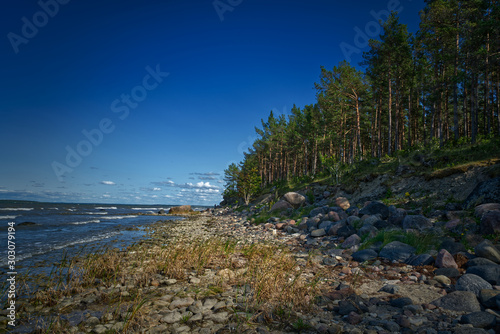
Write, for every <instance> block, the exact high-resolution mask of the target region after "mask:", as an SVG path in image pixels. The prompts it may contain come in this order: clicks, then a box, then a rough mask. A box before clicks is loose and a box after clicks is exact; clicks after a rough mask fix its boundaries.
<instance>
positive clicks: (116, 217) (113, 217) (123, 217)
mask: <svg viewBox="0 0 500 334" xmlns="http://www.w3.org/2000/svg"><path fill="white" fill-rule="evenodd" d="M137 217H138V216H109V217H106V218H105V219H126V218H137Z"/></svg>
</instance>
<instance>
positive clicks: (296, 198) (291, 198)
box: [283, 192, 306, 209]
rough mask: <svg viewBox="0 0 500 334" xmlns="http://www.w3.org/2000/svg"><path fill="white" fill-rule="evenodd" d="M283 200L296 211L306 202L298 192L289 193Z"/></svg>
mask: <svg viewBox="0 0 500 334" xmlns="http://www.w3.org/2000/svg"><path fill="white" fill-rule="evenodd" d="M283 199H284V200H285V201H287V202H288V203H290V204H291V205H292V206H293V207H294V208H295V209H297V208H299V207H301V206H302V204H304V203H305V202H306V198H305V197H304V196H302V195H301V194H299V193H296V192H288V193H286V194H285V195H284V196H283Z"/></svg>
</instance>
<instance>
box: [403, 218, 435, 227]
mask: <svg viewBox="0 0 500 334" xmlns="http://www.w3.org/2000/svg"><path fill="white" fill-rule="evenodd" d="M431 227H432V223H431V221H430V220H429V219H427V218H425V217H424V216H422V215H407V216H406V217H405V218H404V219H403V229H405V230H407V229H411V230H417V231H423V230H425V229H428V228H431Z"/></svg>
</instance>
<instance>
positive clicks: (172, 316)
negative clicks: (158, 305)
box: [161, 312, 182, 324]
mask: <svg viewBox="0 0 500 334" xmlns="http://www.w3.org/2000/svg"><path fill="white" fill-rule="evenodd" d="M181 319H182V315H181V314H180V313H179V312H172V313H169V314H167V315H166V316H164V317H163V318H162V319H161V320H162V321H163V322H166V323H167V324H175V323H176V322H179V321H181Z"/></svg>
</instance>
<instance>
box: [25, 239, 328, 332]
mask: <svg viewBox="0 0 500 334" xmlns="http://www.w3.org/2000/svg"><path fill="white" fill-rule="evenodd" d="M62 264H63V265H64V266H61V267H59V268H57V269H56V270H55V271H53V273H52V274H51V275H50V277H48V278H47V280H49V284H47V285H46V286H47V287H48V288H46V289H44V290H40V291H38V292H36V293H35V294H34V296H33V297H32V299H31V300H30V303H31V304H32V305H43V306H44V307H52V306H55V305H56V304H57V303H58V302H60V301H61V300H62V298H63V297H71V296H73V295H75V294H79V293H80V294H81V293H82V292H84V291H86V289H90V288H95V287H96V286H104V287H110V286H112V285H115V284H118V283H120V284H122V285H124V284H126V285H133V286H134V289H135V288H139V287H143V286H149V285H150V284H151V282H152V281H153V280H154V279H156V277H157V275H162V276H164V277H166V278H175V279H177V280H181V281H182V280H185V279H187V278H188V276H189V275H190V274H191V273H193V272H197V273H198V274H200V275H201V274H202V273H204V271H205V269H212V270H213V271H215V272H220V271H221V270H225V273H230V274H229V275H218V276H216V277H217V280H216V282H211V285H209V286H206V287H204V288H203V289H201V290H203V291H204V294H205V295H207V294H210V293H212V294H214V293H215V294H216V293H220V292H222V291H223V290H224V289H225V288H228V287H229V286H231V285H233V286H241V287H245V286H246V287H249V289H248V290H247V295H246V297H247V298H245V300H246V306H245V307H246V309H247V310H248V311H249V312H251V313H253V314H264V315H265V316H266V317H269V316H271V315H272V314H277V313H279V312H281V313H283V310H286V311H287V313H289V312H291V311H307V310H308V309H310V307H311V306H312V304H313V301H314V300H315V297H316V296H317V295H318V294H319V289H318V288H317V286H316V284H315V282H308V281H307V279H306V276H305V275H303V270H302V269H303V268H302V267H300V266H299V265H298V264H297V263H296V261H295V259H294V257H293V256H292V255H291V254H290V252H289V251H288V250H287V249H285V248H280V247H277V246H274V245H267V244H252V245H238V244H237V242H236V240H227V239H218V238H214V239H209V240H196V241H176V242H172V243H171V245H168V246H162V247H160V246H148V247H144V246H135V247H133V248H129V249H128V250H127V251H125V252H119V251H116V250H106V251H103V252H100V253H97V254H90V255H87V256H86V257H84V258H75V259H72V260H71V261H63V263H62ZM301 268H302V269H301ZM214 284H215V285H214ZM129 292H130V294H131V296H130V297H129V298H122V297H121V296H119V295H116V296H115V295H113V296H111V294H108V295H106V296H101V298H104V299H103V300H105V301H106V303H108V304H109V305H113V307H116V308H120V307H121V306H123V305H125V304H126V303H130V302H132V304H130V305H131V306H129V307H128V309H129V313H128V314H129V318H128V319H126V320H127V325H126V328H125V329H124V332H126V331H127V330H129V331H132V332H133V330H134V329H137V328H140V324H141V322H142V318H143V315H144V311H143V306H144V304H145V303H146V299H147V296H142V295H141V294H140V293H139V292H137V293H135V292H136V291H135V290H133V291H130V290H129ZM202 295H203V294H202ZM126 305H129V304H126ZM56 323H57V322H56ZM56 323H54V324H52V326H51V328H52V330H54V332H55V333H58V332H59V331H58V330H56V329H55V328H56V326H55V324H56ZM62 332H63V331H62ZM62 332H61V333H62Z"/></svg>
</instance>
